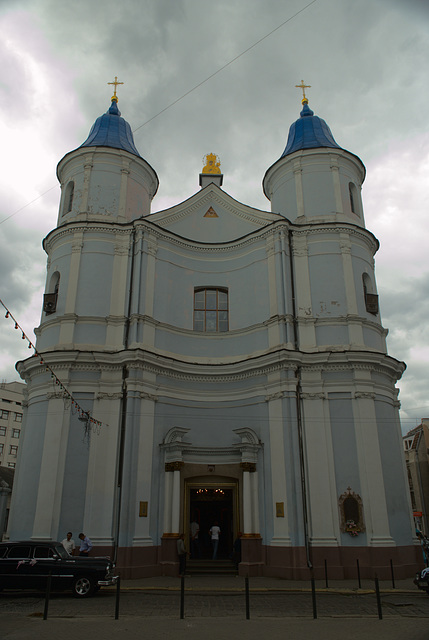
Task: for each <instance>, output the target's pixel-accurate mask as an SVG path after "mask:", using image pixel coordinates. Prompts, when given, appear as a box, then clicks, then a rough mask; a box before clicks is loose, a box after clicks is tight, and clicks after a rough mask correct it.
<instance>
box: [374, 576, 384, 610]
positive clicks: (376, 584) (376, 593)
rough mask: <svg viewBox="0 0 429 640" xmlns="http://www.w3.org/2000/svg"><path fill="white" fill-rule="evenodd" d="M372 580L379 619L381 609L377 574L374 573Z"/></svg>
mask: <svg viewBox="0 0 429 640" xmlns="http://www.w3.org/2000/svg"><path fill="white" fill-rule="evenodd" d="M374 582H375V595H376V598H377V610H378V619H379V620H383V611H382V609H381V600H380V588H379V586H378V577H377V574H375V578H374Z"/></svg>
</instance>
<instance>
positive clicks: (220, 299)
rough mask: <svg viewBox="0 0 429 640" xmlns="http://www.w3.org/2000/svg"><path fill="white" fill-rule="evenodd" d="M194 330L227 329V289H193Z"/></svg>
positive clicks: (211, 330)
mask: <svg viewBox="0 0 429 640" xmlns="http://www.w3.org/2000/svg"><path fill="white" fill-rule="evenodd" d="M194 331H205V332H216V331H228V291H227V290H226V289H217V288H207V289H206V288H198V289H195V291H194Z"/></svg>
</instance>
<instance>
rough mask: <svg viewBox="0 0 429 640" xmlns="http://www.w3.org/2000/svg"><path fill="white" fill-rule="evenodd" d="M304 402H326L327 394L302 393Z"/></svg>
mask: <svg viewBox="0 0 429 640" xmlns="http://www.w3.org/2000/svg"><path fill="white" fill-rule="evenodd" d="M301 398H303V400H326V398H327V396H326V393H322V392H320V393H301Z"/></svg>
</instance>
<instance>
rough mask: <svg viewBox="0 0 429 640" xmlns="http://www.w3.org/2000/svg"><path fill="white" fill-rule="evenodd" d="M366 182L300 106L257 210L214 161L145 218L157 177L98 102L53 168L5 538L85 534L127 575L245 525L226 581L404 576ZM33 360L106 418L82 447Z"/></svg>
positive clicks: (408, 550)
mask: <svg viewBox="0 0 429 640" xmlns="http://www.w3.org/2000/svg"><path fill="white" fill-rule="evenodd" d="M264 126H265V127H267V126H269V124H268V123H264ZM252 135H260V136H261V139H263V136H264V132H263V131H260V132H252ZM364 177H365V168H364V166H363V164H362V162H361V160H360V159H359V158H358V157H357V156H355V155H354V154H353V153H350V152H349V151H346V150H345V149H342V148H341V147H340V146H339V145H338V144H337V143H336V141H335V140H334V138H333V136H332V133H331V131H330V129H329V127H328V125H327V124H326V123H325V122H324V121H323V120H321V119H320V118H319V117H317V116H315V115H314V114H313V111H311V109H310V108H309V106H308V101H307V99H306V98H304V100H303V108H302V111H301V115H300V117H299V118H298V120H297V121H296V122H295V123H293V124H292V125H291V127H290V131H289V138H288V142H287V145H286V149H285V151H284V152H283V154H282V155H281V157H280V159H278V160H277V161H276V162H274V164H273V165H272V166H271V167H270V168H269V169H268V170H267V172H266V174H265V177H264V180H263V188H264V193H265V194H266V196H267V198H268V199H269V200H270V202H271V211H262V210H257V209H255V208H253V207H251V206H249V205H247V204H242V203H240V202H237V201H236V200H234V199H233V198H232V197H231V196H230V195H228V194H227V193H226V192H225V191H223V190H222V189H221V185H222V179H223V176H222V174H221V173H220V166H219V162H218V159H217V158H216V156H214V155H213V154H210V155H209V156H207V164H206V166H205V167H204V169H203V172H202V174H201V175H200V186H201V187H202V188H201V190H199V191H198V192H197V193H195V194H194V195H193V196H192V197H191V198H189V199H188V200H186V201H185V202H182V203H180V204H177V205H176V206H173V207H171V208H170V209H168V210H166V211H161V212H158V213H154V214H152V213H151V201H152V198H153V197H154V195H155V193H156V191H157V188H158V177H157V175H156V173H155V171H154V170H153V168H152V167H151V166H150V165H149V164H148V163H147V162H146V161H145V160H144V159H143V158H142V157H141V156H140V154H139V152H138V150H137V149H136V147H135V145H134V140H133V136H132V133H131V128H130V126H129V124H128V123H127V122H126V121H125V120H124V119H123V118H122V117H121V115H120V112H119V110H118V106H117V98H116V97H115V96H114V98H113V99H112V104H111V107H110V109H109V110H108V112H107V113H106V114H104V115H102V116H101V117H100V118H98V119H97V120H96V122H95V124H94V126H93V128H92V129H91V132H90V135H89V137H88V139H87V140H86V141H85V142H84V143H83V144H82V145H81V146H80V147H79V148H78V149H75V150H74V151H71V152H70V153H68V154H67V155H66V156H65V157H64V158H63V159H62V160H61V161H60V163H59V165H58V178H59V181H60V183H61V188H62V196H61V202H60V207H59V215H58V226H57V228H56V229H54V230H53V231H52V232H51V233H49V235H48V236H47V237H46V238H45V240H44V248H45V250H46V252H47V254H48V264H47V280H46V294H45V298H44V310H43V314H42V319H41V324H40V326H39V328H38V329H37V349H38V352H39V353H41V354H42V357H34V356H33V357H31V358H28V359H27V360H25V361H23V362H20V363H18V365H17V367H18V370H19V372H20V374H21V376H22V377H23V379H24V380H25V381H26V382H27V385H28V407H27V410H26V425H27V428H26V429H25V431H24V438H23V442H22V443H21V448H22V449H21V452H20V460H19V468H18V473H17V477H16V480H15V489H14V495H13V500H12V508H11V516H10V527H9V533H10V536H11V537H12V538H27V537H31V538H33V539H62V537H63V536H64V535H65V532H67V531H68V530H72V531H85V533H87V534H88V535H89V536H90V537H91V539H92V541H93V542H94V544H95V546H96V552H97V553H99V554H112V553H113V554H114V556H115V558H116V559H117V563H118V566H119V567H120V568H121V575H123V576H124V577H125V576H128V577H138V576H145V575H156V574H161V573H164V574H173V573H174V572H177V567H178V565H177V553H176V539H177V537H178V534H179V532H180V531H185V533H186V534H188V532H189V523H190V522H191V518H193V517H194V516H195V517H196V518H197V519H198V522H199V525H200V542H201V545H202V547H203V553H208V546H207V537H208V530H209V528H210V526H211V525H212V524H213V522H214V521H215V520H217V521H218V522H219V525H220V528H221V532H222V533H221V537H220V547H219V555H220V557H222V555H223V556H225V557H226V556H227V555H228V554H229V553H230V551H231V549H232V544H233V540H234V537H235V536H236V534H237V532H238V531H241V532H242V533H243V536H242V562H241V565H240V571H241V573H243V574H249V575H261V574H264V575H272V576H283V577H290V578H292V577H295V578H307V577H308V575H309V573H308V567H310V566H313V567H314V568H315V575H316V577H317V576H320V577H321V576H322V575H323V567H324V562H325V560H326V561H327V563H328V567H329V575H330V576H331V577H332V578H342V577H351V576H354V575H355V572H356V560H357V559H359V561H360V569H361V574H362V576H368V577H369V576H373V574H374V571H375V569H376V570H377V573H378V575H379V577H380V578H387V577H389V576H390V562H391V561H392V562H393V564H394V566H395V575H397V576H398V577H401V576H402V577H405V576H409V575H411V574H412V573H413V572H414V570H415V568H416V566H417V554H418V553H419V548H418V545H417V544H416V539H415V536H414V527H413V521H412V514H411V506H410V498H409V492H408V487H407V480H406V470H405V461H404V457H403V453H402V440H401V431H400V423H399V410H398V407H399V404H398V401H397V389H396V388H395V383H396V381H397V380H398V379H399V378H400V377H401V375H402V373H403V371H404V368H405V367H404V364H403V363H402V362H398V361H397V360H395V359H394V358H391V357H389V356H388V355H387V350H386V343H385V337H386V330H385V329H384V328H383V326H382V323H381V319H380V314H379V309H378V296H377V288H376V280H375V274H374V254H375V252H376V251H377V249H378V241H377V240H376V238H375V237H374V236H373V234H372V233H371V232H370V231H368V230H367V229H366V228H365V223H364V215H363V206H362V201H361V185H362V182H363V180H364ZM46 364H48V365H49V367H51V369H52V370H54V371H55V373H56V375H57V376H58V377H59V378H60V379H61V381H62V382H63V383H64V385H65V386H66V387H67V389H68V390H69V391H70V392H71V393H72V395H73V398H74V399H75V400H76V402H78V403H79V405H80V406H81V407H82V408H83V409H84V410H85V411H88V412H90V414H91V416H93V418H94V419H96V420H99V421H101V422H102V425H101V427H100V428H99V429H98V430H96V431H94V432H92V433H91V434H90V437H89V441H88V438H86V437H84V436H85V435H88V427H91V426H93V425H92V423H88V422H85V421H84V422H82V421H81V420H80V419H79V415H78V413H77V412H76V405H74V404H70V401H69V400H68V399H67V397H65V396H64V393H63V391H62V390H61V388H58V386H56V385H55V383H54V384H53V380H52V378H51V374H50V372H49V370H47V369H46ZM54 382H55V381H54ZM80 418H82V416H80Z"/></svg>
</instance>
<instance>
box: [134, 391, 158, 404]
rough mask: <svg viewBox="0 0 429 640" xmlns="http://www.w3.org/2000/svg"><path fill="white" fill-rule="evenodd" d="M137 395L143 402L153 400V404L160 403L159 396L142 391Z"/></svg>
mask: <svg viewBox="0 0 429 640" xmlns="http://www.w3.org/2000/svg"><path fill="white" fill-rule="evenodd" d="M137 395H138V397H139V398H141V399H142V400H152V402H158V396H155V395H154V394H153V393H146V392H145V391H140V392H139V393H138V394H137Z"/></svg>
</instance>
